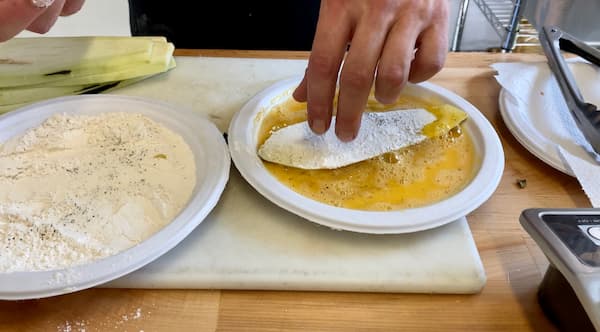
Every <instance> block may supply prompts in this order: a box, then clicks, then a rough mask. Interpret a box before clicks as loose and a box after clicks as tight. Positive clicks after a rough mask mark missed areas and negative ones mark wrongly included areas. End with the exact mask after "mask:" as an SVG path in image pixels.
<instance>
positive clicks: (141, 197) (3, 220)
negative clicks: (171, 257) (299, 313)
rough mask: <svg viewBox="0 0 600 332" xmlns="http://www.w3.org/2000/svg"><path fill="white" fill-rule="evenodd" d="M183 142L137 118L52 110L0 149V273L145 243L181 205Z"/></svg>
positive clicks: (188, 154)
mask: <svg viewBox="0 0 600 332" xmlns="http://www.w3.org/2000/svg"><path fill="white" fill-rule="evenodd" d="M195 174H196V166H195V163H194V157H193V153H192V151H191V149H190V148H189V146H188V145H187V144H186V143H185V141H184V140H183V138H182V137H181V136H179V135H177V134H175V133H173V132H172V131H170V130H169V129H167V128H165V127H163V126H162V125H159V124H158V123H156V122H154V121H152V120H150V119H149V118H147V117H145V116H142V115H139V114H129V113H106V114H102V115H98V116H68V115H55V116H53V117H51V118H49V119H48V120H46V121H45V122H44V123H43V124H42V125H40V126H39V127H37V128H34V129H31V130H29V131H28V132H26V133H25V134H24V135H23V136H21V137H16V138H13V139H11V140H9V141H8V142H6V143H5V144H3V145H0V273H1V272H13V271H38V270H51V269H58V268H67V267H71V266H74V265H79V264H83V263H87V262H90V261H93V260H96V259H99V258H103V257H106V256H109V255H112V254H115V253H117V252H120V251H122V250H125V249H127V248H130V247H132V246H134V245H136V244H138V243H140V242H141V241H143V240H145V239H146V238H148V237H149V236H151V235H152V234H154V233H155V232H156V231H158V230H159V229H161V228H162V227H163V226H164V225H165V224H167V223H169V222H170V221H171V220H172V219H173V218H174V217H175V216H176V215H177V214H178V213H179V212H180V211H181V209H182V208H183V207H184V206H185V204H186V203H187V201H188V200H189V198H190V196H191V193H192V191H193V188H194V186H195V183H196V177H195Z"/></svg>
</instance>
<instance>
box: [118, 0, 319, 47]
mask: <svg viewBox="0 0 600 332" xmlns="http://www.w3.org/2000/svg"><path fill="white" fill-rule="evenodd" d="M319 5H320V0H279V1H277V0H262V1H260V0H248V1H242V0H234V1H218V0H217V1H181V0H176V1H164V0H129V8H130V11H129V12H130V25H131V32H132V34H133V35H134V36H165V37H167V39H168V40H169V41H171V42H172V43H174V44H175V47H177V48H199V49H247V50H310V49H311V45H312V40H313V37H314V34H315V28H316V24H317V18H318V15H319Z"/></svg>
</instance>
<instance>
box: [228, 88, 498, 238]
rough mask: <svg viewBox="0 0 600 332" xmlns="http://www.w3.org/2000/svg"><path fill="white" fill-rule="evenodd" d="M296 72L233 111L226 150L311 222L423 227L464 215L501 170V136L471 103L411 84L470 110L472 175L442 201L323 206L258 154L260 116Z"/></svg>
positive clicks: (351, 227) (365, 228)
mask: <svg viewBox="0 0 600 332" xmlns="http://www.w3.org/2000/svg"><path fill="white" fill-rule="evenodd" d="M299 82H300V78H299V77H295V78H292V79H289V80H285V81H281V82H278V83H276V84H274V85H273V86H271V87H269V88H267V89H266V90H264V91H263V92H261V93H259V94H258V95H256V96H255V97H254V98H252V99H251V100H250V101H249V102H248V103H247V104H246V105H244V107H243V108H242V109H241V110H240V111H239V112H238V113H237V114H236V115H235V116H234V118H233V120H232V122H231V125H230V127H229V151H230V153H231V157H232V159H233V162H234V163H235V165H236V166H237V168H238V169H239V171H240V173H241V174H242V176H243V177H244V178H245V179H246V180H247V181H248V182H249V183H250V184H251V185H252V186H253V187H254V188H255V189H256V190H257V191H258V192H260V193H261V194H262V195H264V196H265V197H266V198H268V199H269V200H271V201H272V202H274V203H275V204H277V205H279V206H280V207H282V208H284V209H286V210H288V211H291V212H293V213H295V214H297V215H299V216H301V217H304V218H306V219H308V220H310V221H313V222H316V223H319V224H321V225H325V226H329V227H331V228H334V229H341V230H348V231H354V232H361V233H376V234H383V233H409V232H416V231H420V230H425V229H429V228H433V227H437V226H441V225H443V224H446V223H449V222H451V221H454V220H457V219H458V218H460V217H463V216H466V215H467V214H468V213H470V212H471V211H473V210H474V209H476V208H477V207H479V206H480V205H481V204H482V203H483V202H485V201H486V200H487V199H488V198H489V197H490V196H491V195H492V193H493V192H494V190H495V189H496V187H497V186H498V183H499V181H500V177H501V176H502V171H503V169H504V153H503V150H502V145H501V144H500V139H499V138H498V135H497V134H496V132H495V131H494V128H493V127H492V126H491V125H490V123H489V122H488V121H487V119H486V118H485V117H484V116H483V115H482V114H481V113H480V112H479V111H478V110H477V109H476V108H475V107H474V106H473V105H471V104H470V103H468V102H467V101H466V100H464V99H462V98H460V97H459V96H457V95H455V94H453V93H452V92H450V91H448V90H445V89H442V88H440V87H438V86H435V85H433V84H429V83H422V84H419V85H409V86H407V87H406V88H405V90H404V91H405V93H408V94H414V95H418V96H421V97H426V98H430V99H433V100H439V102H440V103H448V104H452V105H454V106H456V107H458V108H461V109H463V110H464V111H465V112H467V113H468V115H469V120H467V122H466V124H465V126H466V128H467V130H468V131H469V133H470V134H471V137H472V138H473V143H474V144H475V148H476V152H477V153H478V154H479V155H480V156H482V157H481V162H480V164H479V165H478V168H479V170H478V172H477V174H476V176H475V177H474V178H473V180H472V181H471V182H470V183H469V184H468V185H467V186H466V187H465V188H464V189H463V190H462V191H460V192H459V193H458V194H456V195H454V196H452V197H450V198H448V199H445V200H443V201H441V202H438V203H435V204H432V205H428V206H424V207H420V208H413V209H404V210H398V211H390V212H378V211H361V210H352V209H345V208H339V207H334V206H331V205H326V204H323V203H320V202H317V201H314V200H312V199H309V198H307V197H305V196H302V195H300V194H298V193H296V192H294V191H293V190H291V189H290V188H288V187H287V186H285V185H283V184H282V183H281V182H279V181H278V180H277V179H276V178H275V177H273V176H272V175H271V174H270V173H269V172H268V171H267V170H266V169H265V167H264V165H263V162H262V161H261V159H260V158H259V157H258V156H257V153H256V150H257V133H258V131H259V129H260V125H261V121H262V118H263V117H264V115H265V114H266V113H267V112H268V110H269V109H271V108H272V106H273V105H275V104H277V103H280V102H282V101H284V100H286V99H287V98H290V97H291V93H292V91H293V89H294V88H295V87H296V86H297V85H298V83H299Z"/></svg>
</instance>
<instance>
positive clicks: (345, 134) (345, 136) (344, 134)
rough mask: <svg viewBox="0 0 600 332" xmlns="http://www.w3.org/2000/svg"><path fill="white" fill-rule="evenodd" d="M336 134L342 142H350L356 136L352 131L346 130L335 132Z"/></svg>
mask: <svg viewBox="0 0 600 332" xmlns="http://www.w3.org/2000/svg"><path fill="white" fill-rule="evenodd" d="M336 135H337V137H338V138H339V139H340V141H342V142H350V141H352V140H353V139H355V138H356V134H355V133H354V132H352V131H347V130H341V131H338V132H336Z"/></svg>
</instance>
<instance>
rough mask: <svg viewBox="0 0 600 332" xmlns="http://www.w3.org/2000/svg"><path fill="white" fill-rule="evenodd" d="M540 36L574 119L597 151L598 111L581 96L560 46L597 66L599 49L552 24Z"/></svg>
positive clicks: (599, 138)
mask: <svg viewBox="0 0 600 332" xmlns="http://www.w3.org/2000/svg"><path fill="white" fill-rule="evenodd" d="M539 37H540V38H539V39H540V44H541V45H542V49H543V50H544V53H545V54H546V57H547V58H548V65H549V66H550V69H551V70H552V72H553V73H554V76H555V77H556V80H557V82H558V85H559V87H560V90H561V91H562V94H563V97H564V98H565V101H566V103H567V106H568V107H569V110H570V111H571V114H572V115H573V117H574V118H575V123H577V126H578V127H579V129H580V130H581V132H582V133H583V136H584V137H585V138H586V139H587V140H588V142H589V143H590V144H591V146H592V147H593V149H594V151H596V153H599V154H600V111H599V110H598V107H596V105H594V104H591V103H588V102H586V101H585V100H584V99H583V96H582V95H581V92H580V91H579V88H578V87H577V83H576V82H575V79H574V77H573V74H572V73H571V71H570V70H569V67H568V66H567V63H566V61H565V60H564V57H563V56H562V54H561V50H563V51H567V52H570V53H574V54H576V55H579V56H581V57H582V58H584V59H586V60H587V61H589V62H591V63H593V64H595V65H596V66H600V51H598V50H596V49H595V48H593V47H591V46H589V45H587V44H586V43H584V42H582V41H580V40H578V39H576V38H575V37H573V36H571V35H569V34H568V33H566V32H564V31H561V30H560V29H559V28H557V27H553V26H545V27H543V28H542V31H541V32H540V36H539Z"/></svg>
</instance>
